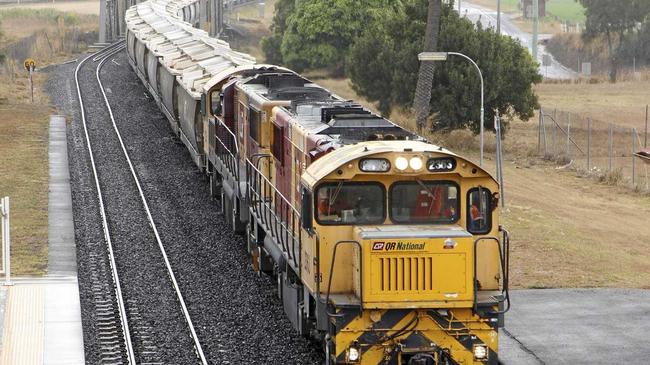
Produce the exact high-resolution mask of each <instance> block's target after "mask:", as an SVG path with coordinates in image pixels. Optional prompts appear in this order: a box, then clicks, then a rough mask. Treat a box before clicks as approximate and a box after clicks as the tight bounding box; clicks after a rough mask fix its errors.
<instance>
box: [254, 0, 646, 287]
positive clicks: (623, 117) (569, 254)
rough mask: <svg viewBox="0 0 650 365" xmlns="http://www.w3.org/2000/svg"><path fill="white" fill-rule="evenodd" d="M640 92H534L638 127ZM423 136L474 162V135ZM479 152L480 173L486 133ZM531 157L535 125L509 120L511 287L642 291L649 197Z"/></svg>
mask: <svg viewBox="0 0 650 365" xmlns="http://www.w3.org/2000/svg"><path fill="white" fill-rule="evenodd" d="M271 2H272V1H267V2H266V3H267V6H268V5H269V3H271ZM476 2H479V1H476ZM494 3H495V2H494ZM503 3H504V5H507V4H508V2H507V0H504V2H503ZM257 52H259V50H258V51H257ZM307 76H308V77H310V78H311V79H313V80H314V81H315V82H317V83H318V84H320V85H322V86H324V87H326V88H328V89H330V90H332V91H334V92H335V93H337V94H339V95H340V96H342V97H344V98H346V99H354V100H356V101H359V102H361V103H362V104H364V105H366V106H368V107H371V108H373V107H374V106H373V105H372V103H369V102H368V101H366V100H363V98H360V97H358V96H357V95H356V94H355V92H354V91H353V90H352V88H351V86H350V82H349V80H347V79H332V78H328V77H327V76H326V75H324V74H323V73H321V72H310V73H308V74H307ZM647 87H648V83H647V82H629V83H621V84H616V85H611V84H607V83H604V84H577V85H574V84H542V85H538V86H536V88H535V89H536V91H537V93H538V94H539V96H540V101H541V103H542V104H543V105H548V106H550V105H553V106H554V107H558V108H562V109H566V110H569V111H574V112H585V111H588V112H590V113H592V114H593V115H599V116H601V119H602V118H610V117H611V118H616V120H619V121H620V122H621V123H626V124H628V125H632V124H635V126H638V123H639V121H641V120H642V119H640V117H642V113H643V111H642V108H641V105H645V103H647V102H650V100H648V99H650V98H649V97H648V93H647ZM391 119H392V120H394V121H396V122H398V123H400V124H402V125H404V126H406V127H409V128H413V126H414V123H413V118H412V117H411V116H410V115H409V113H408V112H404V111H401V112H400V111H397V112H393V115H391ZM427 137H428V138H429V139H431V140H433V141H435V142H437V143H440V144H442V145H444V146H445V147H448V148H450V149H452V150H453V151H456V152H458V153H460V154H462V155H466V156H468V157H470V158H472V159H474V160H478V155H479V151H478V137H476V136H473V135H471V133H467V132H454V133H452V134H450V135H435V134H428V135H427ZM486 151H487V153H486V157H487V158H486V167H487V168H488V169H489V170H491V171H493V170H494V153H493V151H494V135H491V134H488V135H487V137H486ZM536 151H537V129H536V121H535V120H534V119H533V120H531V121H529V122H521V121H513V122H512V124H511V129H510V131H509V133H508V136H507V139H506V141H505V143H504V158H505V163H504V176H505V188H506V190H505V201H506V208H505V209H503V210H502V223H503V224H504V225H505V226H506V227H507V228H508V229H509V230H510V232H511V234H512V263H511V280H512V284H513V285H514V286H515V287H517V288H542V287H543V288H547V287H633V288H650V260H649V259H648V256H649V255H648V254H647V252H649V251H650V223H648V218H647V217H648V216H650V197H649V196H647V195H641V194H637V193H634V192H631V191H630V190H628V189H625V188H622V187H617V186H609V185H606V184H600V183H597V182H596V181H595V180H594V179H590V178H581V177H579V176H577V175H576V173H575V172H573V171H570V170H566V169H558V168H557V167H558V166H557V165H556V164H554V163H550V162H547V161H544V160H542V159H540V158H539V157H538V156H536Z"/></svg>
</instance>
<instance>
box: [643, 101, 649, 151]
mask: <svg viewBox="0 0 650 365" xmlns="http://www.w3.org/2000/svg"><path fill="white" fill-rule="evenodd" d="M643 148H648V105H646V106H645V133H644V134H643Z"/></svg>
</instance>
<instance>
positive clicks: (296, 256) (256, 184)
mask: <svg viewBox="0 0 650 365" xmlns="http://www.w3.org/2000/svg"><path fill="white" fill-rule="evenodd" d="M264 157H265V156H264V154H258V155H257V156H252V158H253V159H256V161H255V162H256V164H258V163H259V162H260V160H261V159H262V158H264ZM246 175H247V179H246V184H247V186H248V194H249V196H250V198H251V200H250V202H251V204H250V205H249V206H250V207H251V209H252V210H253V212H254V213H255V214H256V215H257V216H258V217H259V219H260V220H261V221H262V223H263V224H264V225H265V226H266V227H267V229H268V230H269V232H270V234H271V236H272V237H274V238H276V239H277V240H278V241H279V243H280V245H281V246H282V251H283V252H285V253H286V254H287V256H288V259H289V261H293V262H294V263H295V264H296V265H295V266H296V267H297V268H298V270H300V265H301V255H300V244H301V242H302V234H301V231H300V222H301V221H300V219H301V217H300V213H299V212H298V210H297V209H296V208H295V207H294V206H293V205H292V204H291V203H290V202H289V200H288V199H287V198H286V197H285V196H284V195H283V194H282V193H281V192H280V191H278V189H277V188H276V187H275V186H274V185H273V183H272V182H271V181H270V180H269V179H268V178H267V177H266V176H264V174H263V173H262V171H260V169H259V168H258V167H257V166H254V165H253V162H252V161H251V160H250V159H246ZM269 197H270V198H271V200H266V199H267V198H269ZM271 204H272V206H271ZM289 208H290V209H289ZM260 210H261V211H260ZM289 214H291V219H289ZM296 231H297V232H296ZM296 246H298V251H297V252H296Z"/></svg>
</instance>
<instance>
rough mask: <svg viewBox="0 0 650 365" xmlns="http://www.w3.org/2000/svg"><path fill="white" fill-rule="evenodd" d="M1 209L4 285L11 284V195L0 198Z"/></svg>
mask: <svg viewBox="0 0 650 365" xmlns="http://www.w3.org/2000/svg"><path fill="white" fill-rule="evenodd" d="M0 210H1V212H0V213H2V214H0V215H2V250H3V251H2V261H3V264H2V269H3V271H4V274H5V283H4V285H12V284H11V232H10V230H9V228H10V226H11V225H10V224H11V222H10V221H9V213H10V209H9V197H4V198H2V199H0Z"/></svg>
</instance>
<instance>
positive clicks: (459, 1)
mask: <svg viewBox="0 0 650 365" xmlns="http://www.w3.org/2000/svg"><path fill="white" fill-rule="evenodd" d="M460 3H461V0H458V15H460Z"/></svg>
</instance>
